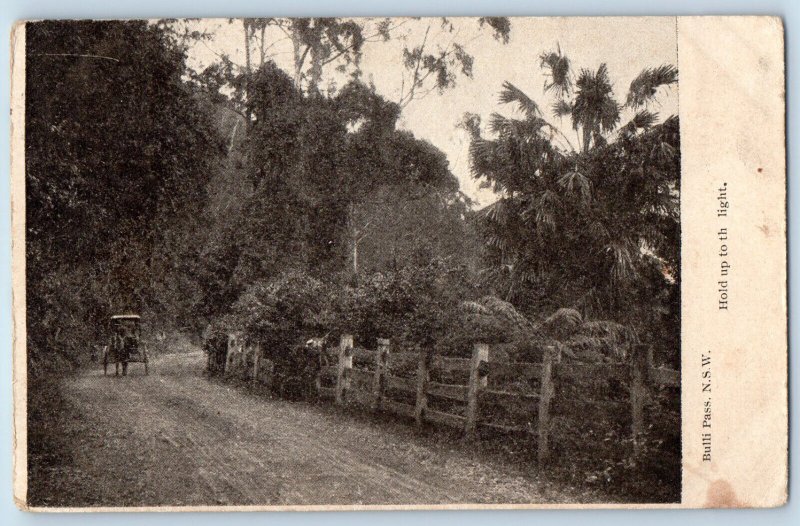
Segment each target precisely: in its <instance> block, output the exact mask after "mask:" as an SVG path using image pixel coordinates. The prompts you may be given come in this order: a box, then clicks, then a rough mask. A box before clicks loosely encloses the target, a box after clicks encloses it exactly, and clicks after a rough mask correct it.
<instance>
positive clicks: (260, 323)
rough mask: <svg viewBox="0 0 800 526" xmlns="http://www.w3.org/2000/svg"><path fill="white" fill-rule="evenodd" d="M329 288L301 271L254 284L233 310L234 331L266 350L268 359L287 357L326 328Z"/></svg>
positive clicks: (231, 322)
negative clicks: (292, 349) (303, 342)
mask: <svg viewBox="0 0 800 526" xmlns="http://www.w3.org/2000/svg"><path fill="white" fill-rule="evenodd" d="M328 297H329V292H328V287H327V286H326V285H324V284H323V283H322V282H321V281H319V280H317V279H315V278H313V277H311V276H309V275H308V274H306V273H304V272H302V271H294V270H293V271H288V272H284V273H282V274H280V275H278V276H277V277H276V278H274V279H271V280H267V281H256V282H254V283H253V284H251V285H250V286H249V287H248V288H247V289H246V290H245V291H244V293H242V295H241V296H240V297H239V299H238V300H237V301H236V303H235V304H234V306H233V312H232V314H231V316H229V318H228V326H229V327H230V328H231V329H240V330H242V331H243V332H244V334H245V335H246V337H247V338H248V339H249V340H251V341H257V342H259V343H261V345H262V346H263V351H264V353H265V355H266V356H267V357H269V356H279V355H281V354H285V353H287V352H288V351H289V350H290V348H292V347H293V346H295V345H296V344H297V343H298V342H299V341H303V339H304V338H308V337H310V336H316V335H318V334H319V333H320V332H321V331H322V330H323V328H324V323H323V320H324V315H325V313H326V312H327V310H328V309H326V303H327V302H328Z"/></svg>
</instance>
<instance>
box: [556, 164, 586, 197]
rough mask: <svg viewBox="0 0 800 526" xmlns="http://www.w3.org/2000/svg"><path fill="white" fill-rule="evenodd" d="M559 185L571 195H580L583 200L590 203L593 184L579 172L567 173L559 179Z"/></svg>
mask: <svg viewBox="0 0 800 526" xmlns="http://www.w3.org/2000/svg"><path fill="white" fill-rule="evenodd" d="M557 182H558V185H559V186H561V188H564V189H565V190H566V191H568V192H569V193H573V194H574V193H578V194H580V197H581V200H582V201H583V202H584V203H588V202H589V200H590V199H591V195H592V184H591V181H589V178H588V177H586V176H585V175H583V174H582V173H580V172H579V171H577V170H573V171H571V172H567V173H565V174H563V175H562V176H561V177H559V178H558V181H557Z"/></svg>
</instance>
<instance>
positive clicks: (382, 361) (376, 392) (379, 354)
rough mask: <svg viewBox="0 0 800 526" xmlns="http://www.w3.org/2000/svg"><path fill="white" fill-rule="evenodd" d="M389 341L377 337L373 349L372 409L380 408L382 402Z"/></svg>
mask: <svg viewBox="0 0 800 526" xmlns="http://www.w3.org/2000/svg"><path fill="white" fill-rule="evenodd" d="M389 343H390V342H389V340H388V339H386V338H378V350H377V351H375V377H374V379H373V382H372V410H373V411H378V410H380V409H381V406H382V404H383V391H384V384H385V383H386V366H387V364H388V363H389Z"/></svg>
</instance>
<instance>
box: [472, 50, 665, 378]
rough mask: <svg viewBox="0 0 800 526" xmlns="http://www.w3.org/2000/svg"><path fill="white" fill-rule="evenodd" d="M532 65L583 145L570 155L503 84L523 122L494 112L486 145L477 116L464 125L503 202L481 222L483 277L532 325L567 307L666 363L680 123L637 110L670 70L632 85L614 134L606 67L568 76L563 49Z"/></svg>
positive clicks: (566, 144)
mask: <svg viewBox="0 0 800 526" xmlns="http://www.w3.org/2000/svg"><path fill="white" fill-rule="evenodd" d="M541 63H542V67H543V68H544V69H545V71H546V72H547V73H548V79H549V83H548V84H546V85H545V90H546V91H552V92H555V93H556V95H557V101H556V102H555V104H554V105H553V113H554V116H555V117H557V118H560V117H570V119H571V123H572V126H573V128H574V129H575V130H576V132H577V137H578V139H579V140H582V144H581V147H580V148H579V149H577V150H576V149H573V148H572V144H571V142H570V141H569V138H568V136H567V135H566V134H565V133H564V132H563V131H562V130H560V129H559V128H557V127H556V126H554V125H553V124H551V123H550V122H548V121H547V120H546V119H545V117H544V114H543V112H542V110H541V109H540V106H539V105H538V104H537V103H536V102H534V101H533V100H532V99H531V98H529V97H528V96H527V95H526V94H525V93H523V92H522V91H521V90H519V89H518V88H516V87H515V86H513V85H512V84H509V83H505V84H504V86H503V91H502V92H501V96H500V101H501V102H502V103H515V104H516V105H517V107H518V109H519V111H520V112H521V113H522V114H523V115H522V117H521V118H519V117H506V116H503V115H500V114H497V113H495V114H493V115H492V116H491V118H490V120H489V124H488V133H489V136H488V137H487V136H486V133H485V131H484V130H483V129H482V127H481V123H480V118H479V117H478V116H476V115H470V116H468V117H467V121H466V125H467V127H468V129H469V130H470V131H471V133H472V143H471V146H470V155H471V166H472V170H473V174H474V175H475V176H476V177H479V178H482V179H483V180H484V182H485V184H487V185H489V186H491V187H492V188H493V189H494V190H495V191H497V192H499V193H500V195H501V196H502V197H501V199H500V200H498V201H497V202H496V203H494V204H493V205H491V206H490V207H488V208H486V209H485V210H483V211H481V212H480V214H479V218H478V224H479V228H480V229H481V232H482V237H483V239H484V241H485V251H484V256H485V260H486V262H487V263H488V264H489V271H488V272H487V280H488V282H489V283H491V284H492V285H493V287H494V289H495V291H496V293H497V294H498V295H500V296H501V297H503V298H505V299H507V300H509V301H511V302H512V303H513V304H515V305H518V306H520V307H521V308H523V309H524V310H525V311H526V313H528V314H529V315H531V316H534V317H541V316H546V315H548V314H549V313H551V312H553V311H555V310H556V309H558V308H562V307H570V308H573V309H577V310H578V311H580V312H581V313H582V314H583V315H584V316H585V317H587V318H594V319H611V320H614V321H617V322H620V323H623V324H626V325H630V326H631V327H632V328H634V329H636V330H638V331H639V332H640V333H641V336H642V338H643V340H644V341H648V342H650V343H656V344H657V345H659V346H660V347H662V350H663V353H664V355H665V357H666V359H668V360H670V361H673V362H674V361H675V360H677V359H678V354H679V353H678V349H679V346H678V335H679V311H680V305H679V300H678V290H679V286H680V265H679V259H678V258H679V254H678V248H679V236H680V211H679V201H678V196H679V189H680V141H679V126H678V119H677V117H674V116H673V117H670V118H668V119H667V120H666V121H664V122H663V123H661V124H656V122H657V115H655V114H653V113H650V112H649V111H647V110H646V109H639V107H640V106H642V105H643V104H645V103H646V102H647V101H648V100H651V99H652V97H653V96H654V95H655V94H656V93H657V88H659V87H660V86H663V85H668V84H671V83H674V82H675V81H676V80H677V71H675V69H674V68H672V67H669V66H665V67H662V68H656V69H655V70H651V69H647V70H645V71H644V72H643V73H642V74H641V75H640V76H639V77H637V79H635V80H634V81H633V83H632V85H631V94H630V95H629V96H628V99H627V100H628V102H627V103H626V106H627V109H629V110H631V111H635V114H634V115H633V117H632V118H631V120H630V122H628V123H627V124H625V125H624V126H621V127H617V125H618V122H619V121H620V118H621V115H622V111H623V110H624V109H626V106H623V105H622V104H619V103H618V102H617V101H616V100H614V98H613V93H612V89H611V83H610V80H609V77H608V71H607V69H606V67H605V65H601V66H600V68H598V70H597V71H596V72H594V71H589V70H585V69H584V70H581V71H580V73H579V74H578V76H577V78H576V79H574V80H573V75H572V73H571V70H570V63H569V60H568V59H567V58H566V57H565V56H563V55H562V54H561V52H560V50H559V51H558V52H557V53H555V52H554V53H545V54H543V55H542V57H541ZM573 86H574V88H573ZM573 89H574V91H573Z"/></svg>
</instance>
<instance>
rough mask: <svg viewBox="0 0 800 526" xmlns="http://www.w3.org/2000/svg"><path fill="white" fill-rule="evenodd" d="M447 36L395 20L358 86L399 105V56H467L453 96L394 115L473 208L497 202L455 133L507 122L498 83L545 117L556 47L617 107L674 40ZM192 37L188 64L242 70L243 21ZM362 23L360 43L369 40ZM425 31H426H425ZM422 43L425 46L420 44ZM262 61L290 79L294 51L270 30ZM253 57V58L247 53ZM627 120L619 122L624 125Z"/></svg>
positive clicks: (563, 29)
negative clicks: (406, 51) (416, 50)
mask: <svg viewBox="0 0 800 526" xmlns="http://www.w3.org/2000/svg"><path fill="white" fill-rule="evenodd" d="M450 20H451V21H452V22H453V26H454V29H453V31H452V32H451V31H444V30H442V26H441V20H440V19H438V18H433V19H431V18H423V19H419V20H402V19H397V20H396V22H398V23H399V22H403V23H402V25H401V26H400V27H399V28H398V29H397V30H395V32H393V38H392V39H391V40H389V41H388V42H382V41H377V42H368V43H366V44H365V46H364V48H363V57H362V62H361V68H362V70H363V76H362V79H363V80H365V81H367V82H371V83H374V85H375V88H376V90H377V91H378V93H380V94H381V95H382V96H384V97H385V98H387V99H389V100H393V101H397V100H399V98H400V90H401V88H402V87H403V86H407V85H408V84H407V80H408V75H407V74H406V78H405V80H406V83H405V84H404V71H405V70H404V67H403V63H402V59H403V52H402V50H403V48H404V47H414V46H417V45H419V44H421V43H422V42H423V40H425V43H426V48H427V49H429V50H431V51H432V50H435V49H436V47H437V46H441V47H446V46H447V45H448V44H450V43H451V42H453V41H455V42H458V43H460V44H463V45H464V47H465V49H466V51H467V52H468V53H469V54H471V55H473V57H474V64H473V75H472V78H466V77H464V76H459V78H458V79H457V81H456V86H455V87H454V88H451V89H448V90H446V91H444V92H443V93H441V94H440V93H438V92H437V91H436V90H434V91H432V92H430V93H429V94H427V95H426V96H425V97H422V98H417V99H415V100H413V101H412V102H411V103H410V104H408V105H407V106H406V107H405V108H404V109H403V112H402V115H401V118H400V121H399V123H398V125H399V127H400V128H402V129H407V130H409V131H411V132H413V133H414V135H415V136H416V137H418V138H421V139H426V140H428V141H430V142H431V143H433V144H434V145H435V146H436V147H438V148H439V149H440V150H442V151H443V152H444V153H445V154H446V155H447V159H448V161H449V163H450V169H451V170H452V172H453V173H454V174H455V175H456V177H458V179H459V182H460V185H461V190H462V191H463V192H464V193H465V194H466V195H467V196H469V197H470V198H471V199H473V200H474V201H475V202H476V204H477V205H478V206H484V205H487V204H489V203H491V202H493V201H494V200H496V199H497V196H496V195H495V194H494V193H493V192H492V191H491V190H489V189H485V188H480V181H476V180H475V179H474V178H473V177H472V176H471V175H470V170H469V154H468V148H469V138H468V135H467V132H466V131H465V130H464V129H462V128H459V127H458V124H459V123H460V122H461V121H462V119H463V115H464V114H465V113H468V112H469V113H475V114H478V115H480V116H481V117H482V119H483V121H484V122H486V121H487V120H488V117H489V115H490V114H491V113H493V112H499V113H503V114H505V115H509V116H513V114H514V110H513V108H511V107H508V106H504V105H501V104H500V103H499V102H498V94H499V92H500V89H501V87H502V84H503V82H504V81H509V82H511V83H512V84H514V85H515V86H517V87H518V88H520V89H522V90H523V91H524V92H525V93H526V94H527V95H528V96H529V97H531V98H532V99H533V100H535V101H536V102H537V103H538V104H539V106H540V107H541V108H543V109H544V110H545V111H546V110H547V109H548V108H549V107H550V106H551V105H552V103H553V102H554V100H555V99H554V98H553V97H552V96H550V95H549V94H545V93H544V91H543V86H544V82H545V77H544V73H543V71H542V70H541V68H540V67H539V58H538V57H539V55H540V54H541V53H542V52H546V51H551V50H555V49H556V47H557V46H560V48H561V51H562V53H564V54H565V55H566V56H568V57H569V59H570V61H571V65H572V69H573V73H574V74H577V72H578V71H579V70H580V69H581V68H587V69H591V70H596V69H597V68H598V67H599V66H600V64H602V63H605V64H606V65H607V66H608V70H609V74H610V77H611V81H612V83H613V87H614V96H615V97H616V98H617V100H620V101H624V99H625V96H626V94H627V91H628V86H629V85H630V82H631V81H632V80H633V79H634V78H635V77H636V75H638V74H639V72H640V71H641V70H642V69H643V68H645V67H654V66H659V65H662V64H672V65H675V66H678V64H677V35H676V23H675V18H674V17H641V18H619V17H606V18H576V17H573V18H568V17H561V18H560V17H547V18H512V19H511V34H510V40H509V42H508V43H507V44H503V43H502V42H500V41H498V40H496V39H495V38H493V34H492V30H491V29H490V28H488V27H484V28H482V29H481V28H480V27H479V24H478V21H477V19H476V18H453V19H450ZM188 24H189V26H190V27H191V28H192V29H202V30H204V31H206V32H208V33H209V34H210V38H209V39H208V40H207V41H204V42H200V43H197V44H194V45H193V46H192V47H191V48H190V50H189V65H190V66H191V67H193V68H195V69H202V68H203V67H205V66H206V65H208V64H210V63H212V62H214V61H218V60H219V55H222V54H225V55H227V56H228V57H229V58H230V59H231V60H232V61H233V62H234V63H237V64H239V65H244V63H245V52H244V31H243V28H242V24H241V21H238V20H234V21H232V22H229V21H228V20H226V19H208V20H201V21H196V22H190V23H188ZM369 27H371V23H369V22H368V23H367V32H366V33H367V34H368V35H369V34H370V31H369ZM429 27H430V30H428V28H429ZM426 32H427V34H428V36H427V39H426V37H425V35H426ZM265 40H266V45H267V47H268V50H267V57H268V58H269V59H272V60H274V61H275V62H276V63H277V64H278V65H279V66H280V67H283V68H285V69H286V70H287V71H291V70H292V47H291V42H290V41H289V40H288V39H287V38H286V36H285V35H284V34H283V33H282V32H280V31H279V30H277V29H272V30H270V31H269V32H268V33H267V36H266V38H265ZM251 53H256V54H257V52H256V49H255V48H251ZM330 81H333V82H334V83H336V84H338V85H339V86H341V85H342V84H344V82H345V81H346V79H345V77H344V76H343V75H342V74H338V73H336V72H335V71H334V70H333V68H332V67H329V69H327V70H326V71H325V72H324V77H323V88H324V87H325V86H326V85H327V82H330ZM649 109H650V110H651V111H655V112H658V113H659V116H660V120H664V119H665V118H667V117H668V116H670V115H673V114H677V113H678V87H677V86H674V85H673V86H671V87H668V88H662V90H661V91H660V92H659V94H658V96H657V97H656V101H655V102H654V103H652V104H651V105H650V106H649ZM631 116H632V112H630V111H627V112H624V113H623V115H622V121H621V124H624V123H625V122H626V121H627V120H628V119H629V118H630V117H631ZM550 120H551V122H552V123H553V124H555V125H556V126H559V127H560V128H561V129H562V130H563V131H564V132H565V133H566V134H567V136H568V137H570V140H572V142H573V144H577V137H576V134H575V132H574V131H573V130H572V129H571V125H570V123H569V122H568V119H565V120H564V121H563V122H559V120H558V119H557V118H554V117H550Z"/></svg>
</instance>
